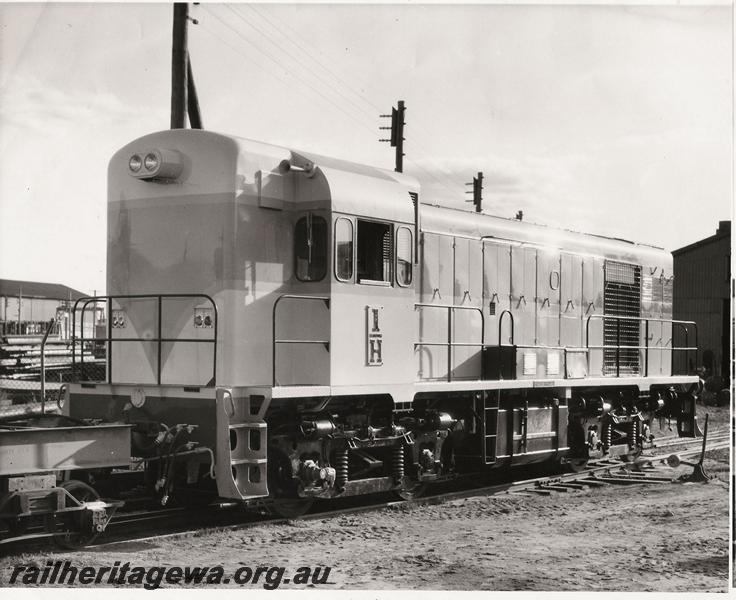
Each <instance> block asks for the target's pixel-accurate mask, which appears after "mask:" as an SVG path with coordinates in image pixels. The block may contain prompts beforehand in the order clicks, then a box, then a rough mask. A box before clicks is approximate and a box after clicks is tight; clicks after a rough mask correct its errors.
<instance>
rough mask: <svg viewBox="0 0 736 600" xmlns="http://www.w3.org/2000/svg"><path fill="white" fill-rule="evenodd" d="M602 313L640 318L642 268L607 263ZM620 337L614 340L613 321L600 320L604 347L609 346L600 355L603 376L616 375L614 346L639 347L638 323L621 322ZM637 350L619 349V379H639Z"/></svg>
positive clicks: (614, 329) (613, 262)
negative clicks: (633, 377)
mask: <svg viewBox="0 0 736 600" xmlns="http://www.w3.org/2000/svg"><path fill="white" fill-rule="evenodd" d="M603 312H604V313H605V314H607V315H618V316H623V317H640V316H641V267H639V266H637V265H631V264H627V263H621V262H616V261H611V260H607V261H606V264H605V283H604V290H603ZM619 323H620V324H619V327H620V337H619V338H618V343H617V338H616V329H617V326H616V319H604V320H603V343H604V345H605V346H612V347H611V348H606V349H605V350H604V351H603V374H604V375H616V373H617V368H616V348H615V346H616V345H620V346H639V345H640V343H639V338H640V326H641V323H640V322H639V321H633V320H629V319H621V320H620V322H619ZM639 360H640V359H639V350H637V349H630V348H621V349H620V350H619V369H618V373H619V374H621V375H638V374H639V373H640V371H641V369H640V364H639Z"/></svg>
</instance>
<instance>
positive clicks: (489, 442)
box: [483, 392, 499, 465]
mask: <svg viewBox="0 0 736 600" xmlns="http://www.w3.org/2000/svg"><path fill="white" fill-rule="evenodd" d="M498 400H499V393H498V392H490V393H488V394H484V398H483V462H484V463H485V464H486V465H492V464H494V463H495V462H496V443H497V439H498Z"/></svg>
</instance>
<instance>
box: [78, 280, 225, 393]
mask: <svg viewBox="0 0 736 600" xmlns="http://www.w3.org/2000/svg"><path fill="white" fill-rule="evenodd" d="M173 298H177V299H186V298H204V299H205V300H207V301H208V302H209V303H210V305H211V306H212V316H213V323H212V337H211V338H164V337H163V336H162V328H163V321H162V318H161V317H162V314H163V301H164V299H173ZM113 300H115V301H119V300H156V307H157V336H156V337H153V338H142V337H130V338H124V337H113V336H112V311H113V308H112V302H113ZM103 301H104V302H105V308H106V311H107V327H106V329H107V335H106V336H105V337H104V338H100V337H97V336H96V334H94V337H92V338H91V339H85V337H84V316H85V313H86V311H87V307H88V306H89V305H90V304H92V303H94V304H95V305H97V304H98V303H99V302H103ZM80 303H82V309H81V318H80V329H79V337H77V333H76V332H77V311H78V310H79V304H80ZM217 324H218V311H217V304H216V303H215V301H214V299H213V298H212V297H211V296H208V295H207V294H121V295H110V296H95V297H89V296H85V297H82V298H79V299H78V300H76V301H75V302H74V307H73V309H72V331H71V339H72V367H73V368H74V369H75V370H76V364H77V361H76V345H77V343H80V344H81V346H82V347H81V354H80V364H81V365H84V342H85V341H94V342H104V343H106V344H107V356H106V358H105V361H106V363H107V383H108V384H111V383H113V381H112V356H113V354H112V347H113V344H114V343H116V342H147V343H155V344H156V345H157V352H156V355H157V357H156V384H157V385H161V372H162V353H161V346H162V344H164V343H178V342H181V343H204V344H207V343H209V344H213V351H212V379H211V380H210V381H209V382H207V384H206V385H207V386H208V387H211V386H214V385H215V384H216V379H217Z"/></svg>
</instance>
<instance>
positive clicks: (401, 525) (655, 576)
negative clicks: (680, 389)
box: [0, 411, 729, 592]
mask: <svg viewBox="0 0 736 600" xmlns="http://www.w3.org/2000/svg"><path fill="white" fill-rule="evenodd" d="M724 413H725V414H724V415H720V417H723V418H722V419H721V418H718V419H717V421H725V422H728V415H727V411H724ZM711 422H712V423H713V420H712V421H711ZM713 424H714V425H715V423H713ZM707 457H708V458H707V460H706V462H705V466H706V469H707V471H708V472H709V473H710V474H711V475H713V476H715V478H714V479H713V480H712V481H711V482H709V483H705V484H703V483H698V484H694V483H684V484H683V483H677V484H661V485H655V484H652V485H639V486H615V487H614V486H610V487H607V488H603V489H592V490H586V491H580V492H571V493H559V494H555V495H552V496H549V497H544V496H521V495H509V494H502V495H496V496H492V497H475V498H470V499H464V500H457V501H453V502H448V503H445V504H441V505H436V506H408V507H400V508H393V509H385V510H381V511H375V512H370V513H363V514H358V515H343V516H340V517H332V518H325V519H319V520H308V521H292V522H290V523H288V524H285V525H276V526H274V525H260V526H256V527H253V528H249V529H245V530H241V531H214V532H203V533H201V534H198V535H196V536H189V537H186V538H173V539H165V540H159V541H156V542H127V543H124V544H119V545H116V546H114V547H108V548H106V549H104V550H100V549H98V550H84V551H80V552H76V553H68V552H55V551H52V550H48V551H44V552H40V553H37V554H33V555H20V556H9V557H5V558H0V586H7V585H9V578H10V574H11V572H12V569H13V566H15V565H28V564H35V565H38V566H39V567H41V568H43V566H44V565H45V564H46V562H47V561H48V560H52V561H56V560H61V561H64V560H69V561H71V563H72V564H73V565H75V566H77V567H82V566H106V567H109V566H112V565H113V564H114V563H115V561H119V564H124V563H126V562H130V563H131V565H139V566H144V567H152V566H164V567H166V566H182V567H186V566H199V565H202V566H214V565H222V566H223V569H224V573H225V574H226V576H227V575H229V574H232V573H234V572H235V571H236V570H237V569H238V568H240V567H251V568H253V569H255V567H257V566H267V567H270V566H276V567H285V568H286V575H284V576H283V577H284V580H283V581H281V589H294V588H295V587H297V586H295V585H294V584H293V583H289V584H287V583H286V581H285V578H286V577H289V576H290V575H292V574H293V573H294V572H295V571H296V570H297V569H298V568H299V567H302V566H311V567H315V566H323V567H325V566H328V567H330V569H331V570H330V573H329V577H328V583H327V584H326V587H327V588H328V589H338V588H340V589H344V588H348V589H383V590H385V589H414V590H421V589H426V590H431V589H434V590H438V589H448V590H449V589H452V590H536V591H548V590H554V591H614V590H619V591H656V592H685V591H690V592H702V591H727V586H728V564H729V554H728V552H729V519H728V502H729V488H728V476H729V475H728V474H729V471H728V451H727V450H718V451H712V452H709V453H708V455H707ZM691 471H692V468H691V467H686V466H681V467H680V468H679V469H678V470H677V471H675V472H673V473H689V472H691ZM271 581H272V583H273V581H275V579H272V580H271ZM262 584H263V578H261V581H259V582H258V583H257V584H255V585H254V584H253V583H252V582H250V583H249V584H247V585H246V586H245V587H247V588H250V589H262ZM179 585H181V584H179ZM223 585H224V584H223ZM232 586H233V583H232V582H231V583H230V584H229V586H227V587H232ZM161 587H171V584H166V583H165V582H162V583H161ZM207 587H208V588H209V587H211V586H207Z"/></svg>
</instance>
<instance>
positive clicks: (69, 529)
mask: <svg viewBox="0 0 736 600" xmlns="http://www.w3.org/2000/svg"><path fill="white" fill-rule="evenodd" d="M59 487H62V488H64V489H65V490H66V491H67V492H69V494H71V495H72V496H73V497H74V498H75V499H76V500H77V501H78V502H94V501H95V500H99V499H100V495H99V494H98V493H97V491H95V489H94V488H93V487H92V486H90V485H88V484H86V483H84V482H83V481H78V480H76V479H71V480H70V481H65V482H64V483H62V484H61V486H59ZM64 498H65V502H66V506H67V507H74V506H76V504H75V503H74V501H73V500H72V499H71V498H69V497H68V496H66V495H65V496H64ZM60 524H61V526H62V527H65V528H66V530H65V531H62V532H60V533H55V534H54V542H55V543H56V544H57V545H58V546H60V547H61V548H64V549H67V550H75V549H78V548H82V547H84V546H86V545H87V544H90V543H91V542H92V541H93V540H94V539H95V538H96V537H97V535H98V533H97V532H96V531H91V530H90V531H85V530H84V527H85V523H84V511H77V512H74V513H71V514H68V515H65V516H64V517H63V519H62V520H61V523H60ZM47 525H48V526H49V528H50V529H51V530H52V531H56V529H57V528H58V525H59V524H58V523H57V522H56V520H54V521H52V522H50V523H48V524H47Z"/></svg>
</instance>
